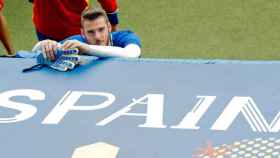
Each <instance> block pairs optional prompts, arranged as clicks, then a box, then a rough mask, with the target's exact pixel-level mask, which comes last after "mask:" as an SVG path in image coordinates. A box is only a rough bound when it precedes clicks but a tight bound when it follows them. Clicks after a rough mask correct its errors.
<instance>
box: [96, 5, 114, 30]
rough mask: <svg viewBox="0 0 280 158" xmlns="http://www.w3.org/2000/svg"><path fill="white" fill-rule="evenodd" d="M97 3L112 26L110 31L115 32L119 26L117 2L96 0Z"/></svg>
mask: <svg viewBox="0 0 280 158" xmlns="http://www.w3.org/2000/svg"><path fill="white" fill-rule="evenodd" d="M98 2H99V3H100V5H101V6H102V8H103V9H104V10H105V11H106V13H107V17H108V19H109V21H110V23H111V25H112V31H117V30H118V25H119V18H118V4H117V0H98Z"/></svg>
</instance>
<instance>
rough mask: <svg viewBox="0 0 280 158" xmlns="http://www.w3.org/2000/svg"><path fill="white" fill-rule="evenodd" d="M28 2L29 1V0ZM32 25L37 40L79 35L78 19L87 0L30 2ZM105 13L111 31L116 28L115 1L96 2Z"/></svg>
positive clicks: (37, 0)
mask: <svg viewBox="0 0 280 158" xmlns="http://www.w3.org/2000/svg"><path fill="white" fill-rule="evenodd" d="M29 1H30V0H29ZM31 2H33V23H34V25H35V29H36V33H37V37H38V40H39V41H41V40H45V39H52V40H56V41H61V40H63V39H65V38H67V37H70V36H72V35H75V34H80V17H81V13H82V11H83V10H84V9H85V8H87V7H88V6H89V0H32V1H31ZM98 2H99V3H100V4H101V6H102V7H103V8H104V10H105V11H106V13H107V15H108V17H109V20H110V22H111V24H112V26H113V30H114V31H115V30H117V27H118V15H117V13H118V6H117V0H98Z"/></svg>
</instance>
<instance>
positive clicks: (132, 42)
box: [33, 8, 141, 61]
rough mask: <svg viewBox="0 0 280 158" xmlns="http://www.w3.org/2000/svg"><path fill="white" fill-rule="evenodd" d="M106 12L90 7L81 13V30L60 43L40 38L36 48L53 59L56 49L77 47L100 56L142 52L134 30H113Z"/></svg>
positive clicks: (133, 54)
mask: <svg viewBox="0 0 280 158" xmlns="http://www.w3.org/2000/svg"><path fill="white" fill-rule="evenodd" d="M111 30H112V27H111V24H110V22H109V20H108V18H107V16H106V13H105V12H104V11H103V10H101V9H95V10H94V9H90V8H88V9H86V10H84V11H83V13H82V17H81V34H79V35H74V36H71V37H69V38H67V39H65V40H64V41H62V42H60V43H58V42H56V41H54V40H44V41H40V42H38V43H37V44H36V45H35V47H34V48H33V51H36V50H41V51H43V52H44V53H45V54H46V57H47V58H48V59H50V60H52V61H54V60H55V59H56V57H55V51H56V49H58V48H59V49H65V50H67V49H73V48H77V49H78V50H79V53H80V54H86V55H93V56H97V57H131V58H136V57H139V56H140V54H141V49H140V47H141V44H140V40H139V38H138V37H137V36H136V35H135V34H134V33H133V32H131V31H127V30H126V31H116V32H112V33H111Z"/></svg>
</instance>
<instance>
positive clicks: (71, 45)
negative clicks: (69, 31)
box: [61, 40, 88, 52]
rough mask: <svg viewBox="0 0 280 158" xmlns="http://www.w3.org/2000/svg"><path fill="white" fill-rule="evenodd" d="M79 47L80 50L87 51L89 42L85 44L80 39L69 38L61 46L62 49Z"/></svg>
mask: <svg viewBox="0 0 280 158" xmlns="http://www.w3.org/2000/svg"><path fill="white" fill-rule="evenodd" d="M74 48H77V49H78V50H79V52H86V50H87V49H88V48H87V44H84V43H82V42H80V41H78V40H68V41H65V42H64V43H63V45H62V46H61V49H63V50H68V49H74Z"/></svg>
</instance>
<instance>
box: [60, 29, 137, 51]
mask: <svg viewBox="0 0 280 158" xmlns="http://www.w3.org/2000/svg"><path fill="white" fill-rule="evenodd" d="M111 37H112V46H116V47H121V48H124V47H125V46H127V45H129V44H136V45H138V46H139V47H141V42H140V39H139V37H138V36H137V35H136V34H135V33H133V32H132V31H129V30H122V31H116V32H112V33H111ZM67 40H78V41H80V42H83V43H87V41H86V39H85V38H84V37H83V36H82V35H74V36H71V37H68V38H66V39H65V40H63V41H61V42H60V43H64V42H65V41H67Z"/></svg>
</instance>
